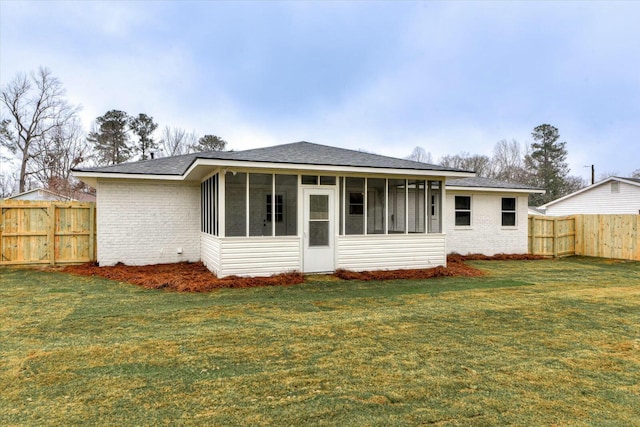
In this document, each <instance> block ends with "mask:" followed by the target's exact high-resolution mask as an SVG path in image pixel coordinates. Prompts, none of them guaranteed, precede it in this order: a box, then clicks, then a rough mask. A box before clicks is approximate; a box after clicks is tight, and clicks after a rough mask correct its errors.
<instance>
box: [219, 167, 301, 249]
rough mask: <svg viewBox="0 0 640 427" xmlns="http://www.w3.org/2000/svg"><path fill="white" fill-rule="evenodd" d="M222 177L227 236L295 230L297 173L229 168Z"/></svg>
mask: <svg viewBox="0 0 640 427" xmlns="http://www.w3.org/2000/svg"><path fill="white" fill-rule="evenodd" d="M225 179H226V182H225V209H226V214H225V235H226V236H228V237H237V236H247V230H248V235H249V236H273V235H275V236H295V235H296V234H297V221H298V217H297V215H298V213H297V212H298V205H297V200H298V176H297V175H273V174H260V173H252V174H246V173H240V172H238V173H236V174H233V173H230V172H229V173H227V174H226V176H225ZM274 219H275V221H274Z"/></svg>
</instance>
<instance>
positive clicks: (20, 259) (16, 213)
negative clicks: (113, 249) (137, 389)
mask: <svg viewBox="0 0 640 427" xmlns="http://www.w3.org/2000/svg"><path fill="white" fill-rule="evenodd" d="M0 211H1V216H0V265H3V264H4V265H6V264H51V265H55V264H68V263H81V262H89V261H95V259H96V225H95V224H96V221H95V217H96V210H95V203H90V202H53V201H23V200H20V201H17V200H10V201H9V200H5V201H0Z"/></svg>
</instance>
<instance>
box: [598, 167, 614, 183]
mask: <svg viewBox="0 0 640 427" xmlns="http://www.w3.org/2000/svg"><path fill="white" fill-rule="evenodd" d="M612 176H620V173H619V172H618V171H616V170H614V171H604V172H601V173H599V174H598V180H597V181H596V182H599V181H604V180H605V179H607V178H609V177H612Z"/></svg>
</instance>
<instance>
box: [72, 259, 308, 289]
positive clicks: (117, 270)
mask: <svg viewBox="0 0 640 427" xmlns="http://www.w3.org/2000/svg"><path fill="white" fill-rule="evenodd" d="M62 271H64V272H66V273H72V274H79V275H82V276H100V277H105V278H107V279H113V280H119V281H121V282H127V283H132V284H134V285H139V286H142V287H145V288H149V289H169V290H173V291H178V292H208V291H212V290H214V289H222V288H253V287H257V286H286V285H297V284H299V283H303V282H304V275H303V274H302V273H284V274H277V275H274V276H271V277H236V276H228V277H225V278H223V279H218V278H217V277H216V276H215V274H213V273H212V272H211V271H209V270H208V269H207V267H205V266H204V264H202V263H201V262H180V263H176V264H155V265H142V266H132V265H124V264H117V265H114V266H111V267H99V266H98V265H96V264H82V265H70V266H66V267H64V268H63V269H62Z"/></svg>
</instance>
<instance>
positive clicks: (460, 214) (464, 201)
mask: <svg viewBox="0 0 640 427" xmlns="http://www.w3.org/2000/svg"><path fill="white" fill-rule="evenodd" d="M455 212H456V214H455V215H456V222H455V224H456V226H470V225H471V196H456V198H455Z"/></svg>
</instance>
